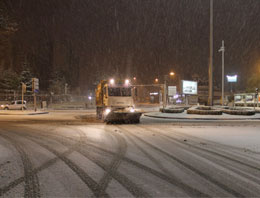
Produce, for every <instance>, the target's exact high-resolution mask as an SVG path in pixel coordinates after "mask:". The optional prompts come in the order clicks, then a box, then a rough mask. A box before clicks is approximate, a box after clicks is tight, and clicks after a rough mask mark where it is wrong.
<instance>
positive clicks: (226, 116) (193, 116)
mask: <svg viewBox="0 0 260 198" xmlns="http://www.w3.org/2000/svg"><path fill="white" fill-rule="evenodd" d="M145 115H147V116H155V117H162V118H170V119H178V118H179V119H185V118H186V119H198V118H201V119H209V118H210V119H252V118H253V119H256V118H257V119H258V118H259V119H260V113H257V114H255V115H251V116H243V115H229V114H225V113H223V114H222V115H196V114H187V113H186V112H183V113H161V112H149V113H146V114H145Z"/></svg>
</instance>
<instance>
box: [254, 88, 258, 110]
mask: <svg viewBox="0 0 260 198" xmlns="http://www.w3.org/2000/svg"><path fill="white" fill-rule="evenodd" d="M255 100H256V106H257V107H258V101H259V98H258V88H255V99H254V101H255ZM254 104H255V102H254ZM254 106H255V105H254Z"/></svg>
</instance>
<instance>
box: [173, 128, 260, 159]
mask: <svg viewBox="0 0 260 198" xmlns="http://www.w3.org/2000/svg"><path fill="white" fill-rule="evenodd" d="M175 130H177V131H178V132H181V133H184V134H188V135H192V136H194V137H198V138H202V139H206V140H210V141H214V142H217V143H221V144H225V145H230V146H235V147H240V148H245V149H249V150H251V151H254V152H259V154H260V127H259V126H205V127H201V126H200V127H196V126H195V127H189V126H183V127H182V128H177V129H175Z"/></svg>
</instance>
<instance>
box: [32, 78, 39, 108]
mask: <svg viewBox="0 0 260 198" xmlns="http://www.w3.org/2000/svg"><path fill="white" fill-rule="evenodd" d="M32 91H33V101H34V102H33V104H34V111H37V106H36V93H38V92H39V79H38V78H32Z"/></svg>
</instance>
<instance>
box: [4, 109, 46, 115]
mask: <svg viewBox="0 0 260 198" xmlns="http://www.w3.org/2000/svg"><path fill="white" fill-rule="evenodd" d="M48 113H49V112H48V111H43V110H37V111H33V110H24V111H21V110H0V115H37V114H48Z"/></svg>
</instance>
